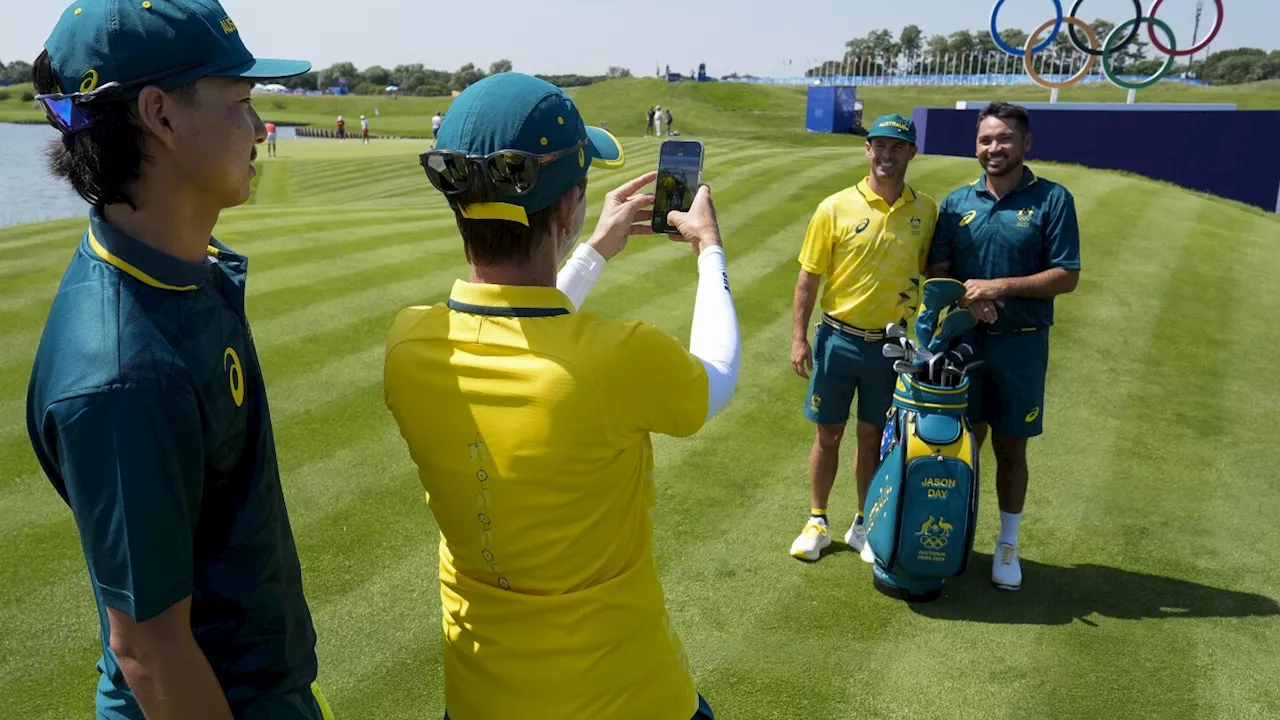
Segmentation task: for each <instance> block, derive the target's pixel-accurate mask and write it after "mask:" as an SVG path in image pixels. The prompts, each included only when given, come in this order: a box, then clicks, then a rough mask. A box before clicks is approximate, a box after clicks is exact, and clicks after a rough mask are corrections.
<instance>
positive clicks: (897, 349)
mask: <svg viewBox="0 0 1280 720" xmlns="http://www.w3.org/2000/svg"><path fill="white" fill-rule="evenodd" d="M881 352H883V353H884V356H885V357H887V358H894V359H902V358H905V357H906V356H907V351H906V349H905V348H903V347H901V346H898V345H890V344H888V343H885V344H884V345H883V346H882V347H881Z"/></svg>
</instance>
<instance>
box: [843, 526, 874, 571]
mask: <svg viewBox="0 0 1280 720" xmlns="http://www.w3.org/2000/svg"><path fill="white" fill-rule="evenodd" d="M844 541H845V543H846V544H847V545H848V546H849V547H851V548H853V549H854V550H856V551H857V552H858V556H859V557H861V558H862V561H863V562H866V563H873V562H875V561H876V556H875V553H873V552H871V545H869V544H868V543H867V526H866V524H865V523H859V522H857V521H854V523H853V524H852V525H850V526H849V532H847V533H845V534H844Z"/></svg>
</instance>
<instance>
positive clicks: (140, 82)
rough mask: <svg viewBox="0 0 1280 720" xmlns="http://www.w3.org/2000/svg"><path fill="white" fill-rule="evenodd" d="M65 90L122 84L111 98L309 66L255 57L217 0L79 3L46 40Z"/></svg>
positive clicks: (285, 72) (83, 0) (287, 72)
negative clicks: (203, 80) (210, 79)
mask: <svg viewBox="0 0 1280 720" xmlns="http://www.w3.org/2000/svg"><path fill="white" fill-rule="evenodd" d="M44 47H45V49H46V50H48V51H49V59H50V61H51V63H52V66H53V71H54V73H56V74H57V76H58V84H59V85H61V89H62V92H64V93H74V92H77V91H78V92H82V93H87V92H91V91H93V90H96V89H99V88H101V87H102V86H104V85H107V84H108V83H119V88H118V89H114V90H113V91H112V92H111V96H112V97H120V98H128V97H134V96H136V95H137V94H138V93H139V92H141V91H142V89H143V88H144V87H146V86H147V85H156V86H157V87H160V88H163V89H166V90H168V89H172V88H175V87H179V86H181V85H186V84H188V83H192V82H195V81H196V80H199V79H200V78H202V77H209V76H212V77H231V78H260V79H274V78H285V77H291V76H294V75H301V74H303V73H305V72H307V71H309V70H310V69H311V63H309V62H306V61H302V60H262V59H258V58H255V57H254V56H253V54H252V53H250V52H249V50H248V49H246V48H245V46H244V42H243V41H242V40H241V39H240V31H239V29H238V28H237V27H236V24H235V22H234V21H232V19H231V18H230V17H229V16H228V15H227V12H226V10H223V9H222V5H220V4H219V3H218V2H217V0H77V2H75V3H73V4H72V5H70V6H69V7H67V9H66V10H65V11H64V12H63V13H62V17H61V18H60V19H59V20H58V24H57V25H55V26H54V28H53V32H52V33H51V34H50V35H49V38H48V40H46V41H45V45H44Z"/></svg>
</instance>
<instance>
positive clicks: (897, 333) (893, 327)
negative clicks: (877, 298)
mask: <svg viewBox="0 0 1280 720" xmlns="http://www.w3.org/2000/svg"><path fill="white" fill-rule="evenodd" d="M884 334H885V335H888V336H889V337H891V338H905V337H906V336H907V329H906V328H904V327H902V326H901V325H899V324H897V323H889V324H888V325H887V326H885V329H884Z"/></svg>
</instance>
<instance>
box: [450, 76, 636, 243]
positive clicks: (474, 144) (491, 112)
mask: <svg viewBox="0 0 1280 720" xmlns="http://www.w3.org/2000/svg"><path fill="white" fill-rule="evenodd" d="M584 138H585V139H586V141H587V142H586V146H585V148H583V149H582V150H580V151H579V152H576V153H571V154H569V155H568V156H567V157H563V158H560V159H559V160H556V161H554V162H549V163H547V164H545V165H542V166H540V167H539V168H538V177H537V180H536V181H535V183H534V185H533V189H531V190H530V191H529V192H527V193H525V194H524V195H517V196H500V197H499V198H498V200H499V202H496V203H484V204H483V205H480V206H474V205H473V206H471V207H470V208H465V209H464V210H465V212H466V216H467V217H469V218H476V219H491V220H513V221H516V222H520V221H521V220H527V216H528V215H531V214H533V213H536V212H538V211H539V210H543V209H545V208H547V207H549V206H550V205H551V204H552V203H554V202H555V201H557V200H559V199H560V198H561V197H563V196H564V194H565V193H566V192H568V191H569V188H572V187H573V186H574V185H576V184H578V182H579V181H580V180H582V176H584V175H586V174H587V171H588V170H589V169H590V168H591V166H592V165H598V166H600V167H606V168H619V167H622V166H623V164H624V163H625V162H626V158H625V155H624V153H623V151H622V144H621V143H619V142H618V140H617V138H615V137H613V136H612V135H610V134H609V132H608V131H606V130H603V129H601V128H597V127H589V126H587V125H586V124H585V123H583V121H582V116H581V115H580V114H579V113H578V107H577V105H575V104H574V102H573V100H572V99H571V98H570V97H569V96H568V94H566V93H565V92H564V91H563V90H561V89H560V88H558V87H556V86H555V85H552V84H551V83H549V82H547V81H545V80H541V79H539V78H536V77H533V76H532V75H525V74H522V73H515V72H506V73H499V74H497V75H490V76H489V77H487V78H485V79H483V80H481V81H480V82H477V83H475V84H474V85H471V86H470V87H468V88H467V89H466V90H463V91H462V93H461V94H459V95H458V97H456V98H454V101H453V104H452V105H450V107H449V111H448V112H447V113H446V114H445V116H444V122H443V123H442V124H441V125H440V135H439V136H438V137H437V138H436V148H437V149H439V150H453V151H455V152H460V153H465V154H467V155H488V154H490V153H495V152H497V151H499V150H519V151H522V152H528V153H533V154H537V155H543V154H547V153H554V152H556V151H557V150H563V149H565V148H569V147H573V146H574V145H577V144H578V143H580V142H582V140H583V139H584Z"/></svg>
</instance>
